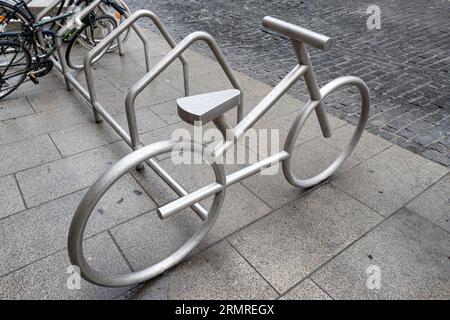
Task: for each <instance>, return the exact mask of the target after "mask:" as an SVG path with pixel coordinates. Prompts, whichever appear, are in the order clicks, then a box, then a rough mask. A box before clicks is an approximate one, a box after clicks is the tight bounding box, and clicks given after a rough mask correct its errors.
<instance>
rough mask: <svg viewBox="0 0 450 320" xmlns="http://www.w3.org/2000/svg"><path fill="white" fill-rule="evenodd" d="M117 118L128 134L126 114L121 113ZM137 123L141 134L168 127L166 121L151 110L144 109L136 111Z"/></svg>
mask: <svg viewBox="0 0 450 320" xmlns="http://www.w3.org/2000/svg"><path fill="white" fill-rule="evenodd" d="M115 118H116V120H117V122H118V123H119V124H120V126H121V127H122V128H124V129H125V130H126V131H127V132H129V129H128V121H127V117H126V114H124V113H121V114H119V115H117V116H116V117H115ZM136 123H137V127H138V132H139V133H144V132H147V131H152V130H155V129H158V128H161V127H164V126H166V125H167V124H166V122H165V121H164V120H162V119H161V118H160V117H158V116H157V115H156V114H155V113H154V112H153V111H152V110H150V109H149V108H142V109H139V110H137V111H136Z"/></svg>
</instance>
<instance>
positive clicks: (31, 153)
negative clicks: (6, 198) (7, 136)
mask: <svg viewBox="0 0 450 320" xmlns="http://www.w3.org/2000/svg"><path fill="white" fill-rule="evenodd" d="M59 158H61V156H60V155H59V153H58V150H57V149H56V148H55V145H54V144H53V142H52V141H51V140H50V137H49V136H48V135H42V136H39V137H34V138H30V139H27V140H23V141H20V142H16V143H12V144H8V145H3V146H0V176H4V175H7V174H10V173H14V172H18V171H21V170H24V169H27V168H30V167H34V166H38V165H41V164H43V163H47V162H50V161H53V160H56V159H59Z"/></svg>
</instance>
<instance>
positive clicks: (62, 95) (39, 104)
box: [27, 88, 87, 112]
mask: <svg viewBox="0 0 450 320" xmlns="http://www.w3.org/2000/svg"><path fill="white" fill-rule="evenodd" d="M27 99H28V101H29V102H30V104H31V105H32V106H33V109H34V110H35V111H36V112H43V111H48V110H52V109H57V108H65V107H67V106H79V105H80V104H82V103H84V102H85V101H84V100H83V99H81V97H78V96H77V95H74V94H71V93H70V92H67V89H65V88H63V89H59V90H54V91H48V92H39V93H35V94H30V95H27ZM86 105H87V104H86Z"/></svg>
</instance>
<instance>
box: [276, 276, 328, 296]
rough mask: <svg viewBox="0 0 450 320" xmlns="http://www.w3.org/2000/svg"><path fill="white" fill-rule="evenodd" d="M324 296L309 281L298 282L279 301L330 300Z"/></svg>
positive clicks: (324, 293) (322, 292)
mask: <svg viewBox="0 0 450 320" xmlns="http://www.w3.org/2000/svg"><path fill="white" fill-rule="evenodd" d="M330 299H331V298H330V296H329V295H327V294H326V292H324V291H323V290H322V289H320V288H319V286H317V285H316V284H315V283H314V282H312V281H311V280H310V279H305V280H303V281H302V282H300V283H299V284H298V285H297V286H295V288H293V289H292V290H291V291H289V292H288V293H287V294H285V295H284V296H282V297H281V299H280V300H330Z"/></svg>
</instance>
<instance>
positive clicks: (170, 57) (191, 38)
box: [125, 10, 244, 145]
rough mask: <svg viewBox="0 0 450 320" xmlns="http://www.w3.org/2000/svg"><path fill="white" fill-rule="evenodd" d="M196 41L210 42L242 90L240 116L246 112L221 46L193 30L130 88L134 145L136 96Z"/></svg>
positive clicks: (127, 102)
mask: <svg viewBox="0 0 450 320" xmlns="http://www.w3.org/2000/svg"><path fill="white" fill-rule="evenodd" d="M141 11H144V10H141ZM144 12H145V11H144ZM196 41H205V42H206V43H207V44H208V46H209V47H210V49H211V51H212V52H213V54H214V55H215V57H216V59H217V61H219V63H220V65H221V66H222V69H223V71H224V72H225V74H226V75H227V77H228V79H229V80H230V82H231V84H232V85H233V87H234V88H236V89H238V90H240V91H241V102H240V104H239V105H238V107H237V108H238V118H242V116H243V112H244V108H243V106H244V105H243V101H244V98H243V94H244V93H243V89H242V87H241V85H240V83H239V81H238V80H237V78H236V77H235V75H234V73H233V71H232V70H231V68H230V67H229V66H228V63H227V62H226V59H225V57H224V56H223V54H222V52H221V51H220V48H219V46H218V45H217V43H216V41H215V40H214V38H213V37H212V36H211V35H210V34H208V33H206V32H200V31H198V32H193V33H191V34H190V35H188V36H187V37H186V38H184V39H183V40H182V41H181V42H180V43H178V45H176V46H175V47H174V48H173V49H172V50H171V51H170V52H169V53H168V54H167V55H166V56H164V58H162V59H161V60H160V61H159V62H158V63H157V64H156V65H154V66H153V68H152V69H151V70H150V72H148V73H146V74H145V75H144V76H143V77H142V78H141V79H140V80H139V81H138V82H136V83H135V84H134V85H133V86H132V87H131V88H130V89H128V93H127V96H126V98H125V109H126V112H127V118H128V127H129V128H130V135H131V139H132V141H133V144H134V145H137V137H138V129H137V126H136V117H135V112H134V101H135V100H136V97H137V96H138V95H139V94H140V93H141V92H142V90H144V88H145V87H146V86H148V85H149V84H150V83H151V82H152V81H153V80H154V79H155V78H156V77H157V76H158V75H160V74H161V73H162V72H163V71H164V70H165V69H166V68H167V67H168V66H169V65H170V64H171V63H172V62H173V61H174V60H175V59H177V58H178V57H179V56H180V55H181V54H182V53H183V52H184V51H185V50H186V49H187V48H188V47H189V46H190V45H192V44H193V43H194V42H196ZM239 121H240V120H239Z"/></svg>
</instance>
